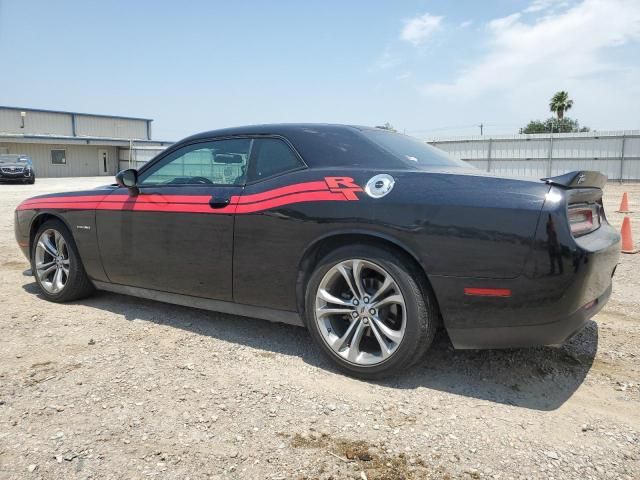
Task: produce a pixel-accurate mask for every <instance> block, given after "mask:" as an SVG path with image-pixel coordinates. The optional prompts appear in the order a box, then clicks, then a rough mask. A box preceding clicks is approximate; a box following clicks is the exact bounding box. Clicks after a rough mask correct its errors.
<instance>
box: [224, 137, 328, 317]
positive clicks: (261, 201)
mask: <svg viewBox="0 0 640 480" xmlns="http://www.w3.org/2000/svg"><path fill="white" fill-rule="evenodd" d="M316 179H317V176H315V177H314V176H313V174H312V173H311V172H310V171H309V170H308V169H307V167H306V165H305V163H304V162H303V160H302V158H301V157H300V156H299V155H298V153H297V152H296V151H295V149H293V148H292V146H291V145H290V144H289V143H288V142H287V141H285V140H284V139H282V138H277V137H266V138H256V139H255V140H254V143H253V148H252V149H251V159H250V162H249V170H248V175H247V186H246V187H245V190H244V192H243V195H242V197H241V198H240V199H239V201H238V202H239V203H238V208H237V217H236V224H235V237H234V265H233V275H234V279H235V281H234V288H233V296H234V300H235V301H236V302H238V303H243V304H246V305H256V306H261V307H270V308H276V309H283V310H295V290H294V287H295V277H296V275H297V271H298V270H297V268H298V263H297V262H298V260H299V258H300V253H301V252H300V251H298V246H299V245H301V244H305V237H306V235H307V233H308V232H307V233H305V229H304V228H302V225H301V222H300V219H296V218H293V217H291V215H289V214H288V213H287V211H288V210H290V209H289V206H290V205H291V204H292V203H296V202H304V201H305V200H304V197H305V196H306V195H307V194H309V190H313V189H314V187H313V185H314V184H315V183H317V182H311V183H308V182H310V181H312V180H316ZM313 193H314V192H310V194H311V195H313ZM312 228H313V227H312Z"/></svg>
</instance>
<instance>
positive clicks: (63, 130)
mask: <svg viewBox="0 0 640 480" xmlns="http://www.w3.org/2000/svg"><path fill="white" fill-rule="evenodd" d="M0 132H3V133H19V134H36V133H38V134H42V135H65V136H71V135H73V128H72V124H71V115H69V114H61V113H50V112H25V117H24V128H22V117H21V116H20V111H19V110H12V109H5V108H0Z"/></svg>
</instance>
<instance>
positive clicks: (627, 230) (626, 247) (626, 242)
mask: <svg viewBox="0 0 640 480" xmlns="http://www.w3.org/2000/svg"><path fill="white" fill-rule="evenodd" d="M620 234H621V235H622V249H621V250H620V251H621V252H622V253H638V249H637V248H633V237H632V236H631V219H630V218H629V217H624V220H623V221H622V230H621V231H620Z"/></svg>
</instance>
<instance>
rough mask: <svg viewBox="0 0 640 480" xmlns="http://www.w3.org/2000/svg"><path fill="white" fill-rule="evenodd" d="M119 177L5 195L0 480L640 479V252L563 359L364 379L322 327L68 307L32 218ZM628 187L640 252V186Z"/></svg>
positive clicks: (496, 360) (466, 359)
mask: <svg viewBox="0 0 640 480" xmlns="http://www.w3.org/2000/svg"><path fill="white" fill-rule="evenodd" d="M109 181H110V179H109V178H86V179H39V180H38V181H37V183H36V184H35V185H33V186H29V185H24V186H22V185H0V478H2V479H18V478H20V479H22V478H27V479H31V478H34V479H35V478H47V479H60V478H78V479H85V478H86V479H88V478H93V479H111V478H114V479H115V478H139V479H142V478H160V479H187V478H190V479H206V478H212V479H213V478H230V479H235V478H242V479H244V478H251V479H254V478H255V479H271V480H275V479H316V478H320V479H329V478H333V479H343V478H354V479H361V480H362V479H371V480H373V479H402V478H413V479H422V478H473V479H477V478H502V479H510V478H545V479H547V478H556V479H559V478H576V479H590V478H615V479H618V478H623V479H638V478H640V293H639V292H640V290H639V288H640V254H639V255H625V256H623V257H622V258H621V263H620V266H619V267H618V271H617V274H616V277H615V279H614V288H613V296H612V299H611V301H610V302H609V304H608V305H607V306H606V307H605V309H604V310H603V311H602V312H601V313H599V314H598V315H597V316H596V317H595V318H594V321H592V322H590V323H589V324H588V325H587V327H586V328H585V329H584V330H583V331H582V332H581V333H580V334H579V335H578V336H577V337H575V338H574V339H573V340H572V341H571V342H570V343H569V344H567V345H565V346H564V347H562V348H557V349H556V348H536V349H523V350H502V351H497V350H494V351H453V350H452V348H451V346H450V343H449V341H448V339H447V337H446V335H444V334H441V335H439V337H438V338H437V340H436V342H435V344H434V346H433V348H432V349H431V351H430V352H429V353H428V355H427V357H426V358H425V359H424V361H423V362H422V363H421V364H420V365H419V366H418V367H417V368H415V369H414V370H411V371H410V372H408V373H406V374H404V375H402V376H400V377H398V378H396V379H394V380H391V381H385V382H364V381H358V380H354V379H352V378H349V377H346V376H344V375H342V374H340V373H338V372H336V371H335V370H334V369H333V368H332V366H331V365H330V364H329V363H328V362H327V361H326V360H324V359H323V358H322V357H321V356H320V353H319V351H318V349H317V348H315V346H314V345H313V344H312V343H311V339H310V337H309V335H308V334H307V333H306V331H305V330H304V329H302V328H297V327H292V326H287V325H280V324H271V323H269V322H265V321H260V320H254V319H247V318H242V317H235V316H231V315H223V314H218V313H211V312H206V311H202V310H196V309H190V308H186V307H178V306H171V305H166V304H162V303H157V302H153V301H146V300H140V299H136V298H131V297H126V296H121V295H115V294H110V293H98V294H96V295H95V296H93V297H91V298H89V299H86V300H82V301H79V302H76V303H72V304H66V305H58V304H53V303H49V302H47V301H45V300H43V299H42V298H40V297H39V296H38V294H37V289H36V286H35V283H34V280H33V278H32V277H30V276H26V275H25V274H24V273H23V272H25V270H26V269H27V268H28V264H27V261H26V260H25V259H24V257H23V256H22V254H21V252H20V251H19V249H18V247H17V245H16V243H15V240H14V238H13V211H14V208H15V207H16V205H17V204H18V203H19V202H20V201H21V200H23V199H25V198H27V197H30V196H32V195H35V194H40V193H45V192H54V191H63V190H73V189H79V188H86V187H93V186H96V185H99V184H102V183H107V182H109ZM623 191H628V192H629V194H630V197H631V202H632V207H635V209H636V213H635V214H632V218H633V222H634V234H635V239H636V242H640V185H637V184H634V185H629V184H628V185H622V186H621V185H619V184H614V183H612V184H610V185H608V186H607V188H606V190H605V203H606V210H607V212H608V216H609V219H610V221H611V223H613V224H614V225H615V226H616V227H618V228H619V226H620V224H621V222H622V215H620V214H617V213H615V210H616V209H617V207H618V203H619V201H620V197H621V194H622V192H623Z"/></svg>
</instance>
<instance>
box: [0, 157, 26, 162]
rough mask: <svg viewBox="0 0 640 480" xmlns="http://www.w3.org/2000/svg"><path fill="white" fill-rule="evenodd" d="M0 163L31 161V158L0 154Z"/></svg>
mask: <svg viewBox="0 0 640 480" xmlns="http://www.w3.org/2000/svg"><path fill="white" fill-rule="evenodd" d="M0 163H31V160H30V159H29V157H19V156H18V155H0Z"/></svg>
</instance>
